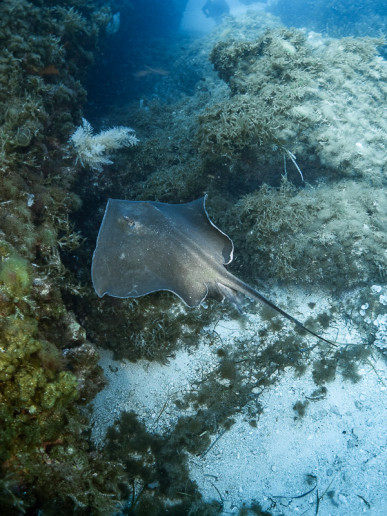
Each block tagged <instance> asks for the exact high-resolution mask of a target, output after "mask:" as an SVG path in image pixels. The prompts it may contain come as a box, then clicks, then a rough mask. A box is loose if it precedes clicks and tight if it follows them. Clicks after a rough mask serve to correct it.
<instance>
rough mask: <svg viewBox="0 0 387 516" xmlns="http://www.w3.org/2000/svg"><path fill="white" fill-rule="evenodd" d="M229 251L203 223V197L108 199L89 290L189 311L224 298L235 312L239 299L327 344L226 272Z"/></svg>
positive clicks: (221, 238)
mask: <svg viewBox="0 0 387 516" xmlns="http://www.w3.org/2000/svg"><path fill="white" fill-rule="evenodd" d="M233 250H234V246H233V243H232V240H231V239H230V238H229V237H228V236H227V235H226V234H224V233H223V232H222V231H220V229H218V228H217V227H216V226H215V225H214V224H213V223H212V222H211V220H210V219H209V217H208V214H207V211H206V208H205V197H203V198H200V199H197V200H195V201H192V202H189V203H187V204H166V203H161V202H153V201H122V200H118V199H109V201H108V204H107V207H106V211H105V215H104V218H103V221H102V224H101V228H100V230H99V234H98V238H97V245H96V249H95V251H94V255H93V263H92V269H91V276H92V281H93V286H94V289H95V291H96V293H97V294H98V296H99V297H102V296H104V295H105V294H108V295H110V296H114V297H119V298H127V297H141V296H145V295H146V294H150V293H151V292H156V291H158V290H169V291H170V292H173V293H174V294H176V295H177V296H179V297H180V299H181V300H182V301H184V303H185V304H186V305H188V306H190V307H195V306H199V305H200V304H201V303H202V302H203V301H204V299H205V298H206V297H207V296H209V297H214V298H218V299H219V298H220V299H223V298H225V297H226V298H227V299H229V300H230V301H231V302H232V303H233V304H234V305H236V307H237V308H238V309H240V307H241V295H240V294H244V295H246V296H248V297H250V298H252V299H254V300H257V301H262V302H264V303H266V304H267V305H269V306H271V307H272V308H273V309H274V310H276V311H277V312H279V313H280V314H281V315H283V316H284V317H286V318H287V319H289V320H290V321H292V322H293V323H295V324H297V325H298V326H300V327H301V328H303V329H304V330H306V331H307V332H308V333H310V334H312V335H314V336H315V337H318V338H319V339H321V340H324V341H325V342H329V343H331V342H330V341H327V340H326V339H324V338H323V337H320V336H319V335H317V334H316V333H314V332H313V331H312V330H309V329H308V328H305V326H304V325H303V324H302V323H301V322H300V321H298V320H297V319H295V318H294V317H292V316H291V315H289V314H287V313H286V312H284V311H283V310H282V309H281V308H279V307H277V306H276V305H274V304H273V303H272V302H271V301H269V300H268V299H266V298H265V297H264V296H262V294H260V293H259V292H257V291H256V290H255V289H253V288H252V287H250V286H249V285H247V284H246V283H244V282H243V281H242V280H240V279H238V278H237V277H236V276H234V275H233V274H231V273H230V272H228V271H227V269H226V268H225V267H224V266H225V265H227V264H229V263H230V262H231V261H232V259H233Z"/></svg>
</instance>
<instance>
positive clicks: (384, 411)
mask: <svg viewBox="0 0 387 516" xmlns="http://www.w3.org/2000/svg"><path fill="white" fill-rule="evenodd" d="M374 367H375V368H376V370H377V373H378V374H376V373H375V371H374V370H373V368H372V367H371V366H370V367H369V368H366V369H364V370H363V371H362V373H363V374H364V376H363V378H362V380H361V381H360V382H358V383H357V384H352V383H350V382H346V383H343V382H342V380H341V379H337V380H335V381H334V382H332V383H329V386H328V393H327V396H326V398H325V399H323V400H320V401H317V402H311V403H310V404H309V405H308V407H307V412H306V415H305V417H304V418H302V419H298V420H295V419H294V417H295V412H294V411H293V409H292V407H293V405H294V404H295V403H296V402H297V401H298V400H300V399H304V397H305V395H308V394H309V395H310V393H311V392H312V391H313V390H314V388H315V384H314V383H313V381H312V380H311V378H310V376H307V375H305V376H303V377H302V378H295V377H294V376H293V373H292V372H290V371H289V372H288V373H286V374H285V375H284V376H283V377H282V379H281V381H280V382H279V383H278V384H277V385H276V386H275V387H272V388H269V389H268V390H267V391H265V392H264V393H263V395H262V396H261V398H260V401H261V403H262V405H263V408H264V412H263V413H262V414H261V416H260V419H259V422H258V426H257V428H252V427H251V426H250V425H249V424H248V423H247V421H246V420H245V418H244V417H243V415H240V416H239V417H238V419H237V422H236V424H235V425H234V426H233V427H232V428H231V429H230V431H229V432H227V433H226V434H224V435H223V436H222V437H221V438H220V439H219V441H218V442H217V443H216V444H215V445H214V446H213V448H212V449H211V450H210V451H209V452H208V454H206V455H205V457H203V458H197V457H191V459H190V469H191V478H192V479H194V480H196V482H197V483H198V485H199V486H200V490H201V492H202V493H203V495H204V497H205V498H206V499H211V498H215V499H218V500H219V498H220V496H221V497H222V499H223V502H224V514H228V513H233V512H237V508H239V507H241V506H242V504H243V503H244V502H245V503H248V502H250V501H252V500H257V501H258V502H259V503H261V505H262V506H263V508H264V509H267V510H270V511H271V512H272V513H273V514H284V515H292V514H304V511H306V510H308V509H310V514H315V510H316V506H317V505H316V504H317V497H320V501H319V512H318V514H319V515H320V516H321V515H331V514H332V515H334V514H336V515H338V514H340V515H341V516H344V515H348V516H353V515H357V514H362V513H363V512H366V513H367V514H372V515H380V516H382V515H385V514H386V508H387V484H386V478H387V447H386V444H387V442H386V440H387V434H386V428H387V389H386V385H387V367H386V363H385V361H383V360H378V362H377V363H376V364H374ZM308 475H309V479H310V484H308V483H307V481H306V480H307V476H308ZM314 486H316V487H315V489H314V490H313V491H312V492H311V493H310V494H309V495H307V496H305V497H302V498H298V499H297V498H295V497H297V496H299V495H302V494H304V493H306V492H307V491H309V490H310V489H311V488H313V487H314ZM328 492H329V495H328ZM292 497H293V498H292ZM321 497H322V498H321ZM366 502H368V503H369V504H370V508H371V509H370V510H368V506H367V503H366ZM307 514H309V512H308V513H307Z"/></svg>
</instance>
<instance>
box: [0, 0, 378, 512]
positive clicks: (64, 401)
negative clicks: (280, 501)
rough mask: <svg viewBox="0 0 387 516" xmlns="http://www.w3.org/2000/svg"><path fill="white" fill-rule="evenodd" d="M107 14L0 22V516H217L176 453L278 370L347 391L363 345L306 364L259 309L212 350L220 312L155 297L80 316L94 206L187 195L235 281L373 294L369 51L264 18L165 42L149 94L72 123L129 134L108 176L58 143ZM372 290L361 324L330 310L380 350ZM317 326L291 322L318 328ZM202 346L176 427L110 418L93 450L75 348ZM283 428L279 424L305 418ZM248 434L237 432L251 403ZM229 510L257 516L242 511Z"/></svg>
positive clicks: (144, 352) (42, 8) (95, 302)
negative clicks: (183, 41)
mask: <svg viewBox="0 0 387 516" xmlns="http://www.w3.org/2000/svg"><path fill="white" fill-rule="evenodd" d="M130 4H132V3H130ZM137 4H141V2H133V5H130V6H129V3H128V5H127V6H126V8H127V9H129V10H134V9H137V10H136V12H133V19H134V20H136V19H138V16H140V14H141V13H140V12H139V9H140V8H141V6H140V8H139V7H138V5H137ZM182 4H183V2H174V4H173V5H174V6H180V7H179V8H181V5H182ZM116 7H117V4H116V3H113V4H112V9H110V8H109V5H108V4H107V3H106V2H103V1H101V0H94V1H93V2H86V1H83V0H74V1H70V0H69V1H65V0H64V1H54V0H53V1H50V2H44V1H43V0H41V1H40V0H34V1H27V0H4V1H3V2H2V3H1V4H0V20H1V22H0V42H1V43H2V45H1V50H0V351H1V353H0V419H1V421H3V422H4V423H5V424H4V425H2V426H1V427H0V458H1V469H0V506H1V508H2V514H10V515H11V514H21V513H31V514H34V513H38V512H39V511H41V513H42V514H51V513H52V512H53V511H54V510H56V511H62V513H66V514H73V513H74V514H114V513H115V511H118V510H119V509H118V507H120V508H121V509H122V510H123V511H126V512H125V513H128V514H130V513H132V514H164V513H165V514H166V513H168V514H182V513H183V512H184V511H185V512H184V513H187V514H188V511H189V513H190V514H209V515H210V514H218V513H219V511H220V510H221V504H220V503H216V502H213V503H211V502H208V503H207V502H203V500H202V499H201V495H200V493H199V492H198V490H197V488H196V485H195V483H194V482H192V480H190V478H189V473H188V469H187V460H186V454H187V453H192V454H199V455H200V454H201V453H203V452H205V451H206V449H207V448H208V446H209V445H210V444H209V443H210V441H211V440H210V436H211V435H213V434H215V433H216V432H218V431H226V430H227V429H228V428H229V427H230V426H231V425H232V424H233V415H235V414H236V413H237V412H238V411H240V410H241V407H243V406H248V405H249V403H250V399H251V395H252V393H253V394H254V393H255V394H256V393H257V392H258V391H259V392H261V389H263V388H264V387H266V386H268V385H269V384H270V383H271V382H274V381H275V378H276V377H277V376H278V375H279V374H280V373H281V372H282V371H283V370H284V369H285V368H290V367H292V368H294V370H295V371H296V372H297V374H299V375H302V374H303V372H304V371H305V368H306V367H307V366H311V367H313V378H314V381H315V383H316V387H317V388H322V387H323V388H324V389H325V384H326V383H327V382H329V380H330V378H333V377H334V376H335V374H336V371H340V372H341V374H342V376H343V377H345V378H347V379H350V380H351V381H357V380H358V376H357V374H358V373H357V364H358V363H362V361H363V362H364V361H365V360H368V357H369V354H370V349H371V348H370V347H369V346H366V345H365V346H362V347H359V348H356V349H352V348H349V349H348V350H347V349H346V350H342V349H336V348H332V349H327V348H326V347H322V348H321V350H320V351H316V352H314V353H313V355H312V354H311V353H310V351H312V350H314V347H313V348H305V346H304V340H303V338H302V337H301V336H300V335H298V334H295V335H293V334H292V335H290V334H289V329H288V328H287V326H284V325H283V324H282V322H281V321H279V320H278V318H276V317H274V316H273V314H269V315H268V314H267V313H266V312H265V311H264V310H262V312H261V319H262V321H263V324H262V328H261V329H260V330H259V331H257V332H256V334H255V335H254V336H253V337H252V338H251V339H250V340H249V341H248V340H247V339H245V340H244V339H240V340H239V341H238V342H236V343H234V344H235V347H231V346H230V347H228V346H223V345H222V343H221V340H220V339H219V336H218V335H216V333H215V332H213V333H211V332H210V331H209V330H208V324H209V323H210V322H211V321H213V320H214V319H216V318H221V317H223V316H225V317H231V316H234V315H235V312H233V310H234V309H233V308H231V307H229V306H227V305H221V304H217V303H215V302H212V301H209V302H207V303H206V305H205V306H203V307H201V309H200V310H187V309H186V308H185V307H183V306H182V305H181V303H180V301H178V300H177V299H176V298H175V297H173V296H172V295H171V294H168V293H153V294H152V295H149V296H147V297H146V298H142V299H135V300H133V299H132V300H116V299H112V298H104V299H102V300H99V299H97V298H96V296H95V293H94V292H93V291H92V288H91V283H90V276H89V268H90V262H91V256H92V252H93V248H94V244H95V237H96V235H97V232H98V227H99V223H100V220H101V219H102V215H103V211H104V208H105V203H106V199H107V198H108V197H116V198H128V199H129V198H130V199H150V200H158V201H164V202H174V203H179V202H185V201H190V200H192V199H194V198H197V197H200V196H202V195H203V194H204V193H208V194H209V200H208V210H209V213H210V216H211V218H212V219H213V220H214V221H215V222H216V224H217V225H218V226H219V227H220V228H221V229H222V230H224V231H225V232H226V233H228V234H229V235H230V236H231V237H232V238H233V240H234V243H235V247H236V253H235V254H236V262H235V264H233V266H234V270H238V272H239V273H240V275H241V276H243V277H245V278H246V279H249V280H250V281H251V282H254V281H255V280H256V279H258V278H259V279H262V280H264V281H265V282H267V283H269V282H270V281H273V279H275V281H281V282H282V284H284V285H286V284H288V285H291V284H292V282H297V283H298V284H299V285H300V284H301V285H304V286H307V285H309V286H310V285H321V286H325V287H326V286H327V285H329V287H330V291H331V292H332V294H335V295H340V294H342V293H343V292H345V291H346V290H347V289H349V288H355V287H359V286H364V285H372V283H373V282H375V283H377V282H380V283H382V282H384V281H385V279H386V278H385V265H384V264H385V248H386V243H387V242H386V232H385V228H386V224H387V212H386V203H385V193H386V184H385V166H386V161H385V159H386V158H385V141H384V135H385V132H386V121H385V118H384V117H383V116H382V112H381V110H380V105H381V104H383V101H384V98H385V94H386V86H385V84H386V81H385V79H386V78H387V69H386V64H385V61H384V60H383V59H382V58H381V57H380V56H379V55H378V52H377V48H378V46H379V45H381V44H382V40H376V39H369V38H363V39H355V38H344V39H328V38H322V37H321V36H318V35H315V34H313V33H309V34H308V33H306V32H305V31H301V30H295V29H285V28H279V27H278V24H279V22H278V20H275V19H273V17H272V16H268V17H267V19H266V22H267V23H263V22H262V19H261V20H260V21H259V20H258V19H255V18H254V17H253V16H247V17H245V18H243V19H242V21H239V22H236V21H235V20H234V19H232V18H231V19H229V20H228V21H227V20H226V21H225V22H224V24H223V25H221V26H219V27H218V28H217V29H216V31H215V33H214V34H215V41H214V40H213V38H214V36H210V37H209V38H208V39H207V40H204V41H203V42H201V43H197V42H195V43H193V44H192V46H189V48H188V49H181V50H180V51H179V52H180V53H179V54H178V55H177V54H176V53H177V50H176V48H177V47H176V45H175V44H173V45H172V44H171V47H170V48H169V52H170V54H169V57H170V59H171V60H172V59H174V60H175V62H176V63H180V64H177V65H175V67H174V68H173V70H172V71H173V74H172V73H171V74H169V73H168V74H165V75H163V74H161V75H162V77H158V79H157V80H158V81H159V82H158V83H157V88H156V86H155V91H156V90H157V92H158V94H157V95H156V94H155V95H154V97H152V98H143V99H141V102H140V105H139V103H138V102H136V103H135V104H134V103H133V104H129V105H125V106H116V107H114V106H113V107H111V111H110V113H109V118H108V121H107V120H105V119H103V118H101V119H100V120H93V125H95V124H96V125H95V126H96V127H98V125H99V126H100V127H101V128H102V131H103V130H104V128H105V127H106V126H108V127H111V126H114V125H117V126H121V127H123V128H126V126H127V124H130V126H133V127H134V128H135V130H136V134H138V136H139V139H140V143H139V145H137V146H136V147H135V148H131V149H126V150H125V151H123V152H122V154H121V155H120V156H117V159H116V157H115V158H114V163H112V162H111V160H110V159H108V158H106V161H103V160H102V161H101V160H100V161H101V162H98V166H94V168H93V166H89V168H88V169H82V163H81V162H80V160H79V159H78V162H77V160H76V154H75V152H74V146H73V145H72V144H71V142H69V138H70V137H71V135H74V131H75V130H76V127H79V126H80V124H81V123H82V117H83V116H84V108H85V103H86V90H85V81H86V74H87V70H89V69H90V66H91V64H92V63H93V59H94V57H95V55H96V53H97V51H98V48H100V47H99V46H100V45H103V40H104V38H105V35H106V30H107V27H108V24H109V23H110V22H111V21H112V19H113V12H114V10H113V8H116ZM136 16H137V18H136ZM116 19H117V18H116ZM264 25H266V26H269V27H271V28H270V29H268V30H266V31H263V26H264ZM244 28H246V30H244ZM246 34H248V36H249V37H248V38H246ZM211 38H212V39H211ZM115 44H117V42H115ZM209 48H211V51H210V52H209V51H208V49H209ZM208 54H209V57H210V61H211V64H212V66H213V68H214V70H211V69H210V66H211V65H210V62H209V61H207V55H208ZM187 63H188V64H187ZM116 64H117V63H116ZM183 64H184V65H183ZM190 67H192V69H191V72H190ZM172 75H173V77H172ZM109 80H110V79H109ZM155 84H156V83H155ZM147 88H149V84H148V85H147ZM179 88H180V89H179ZM184 88H186V89H184ZM134 90H135V91H136V92H137V91H140V84H139V83H138V84H136V88H134ZM160 92H161V93H160ZM162 93H165V98H168V103H166V102H163V97H162ZM171 99H172V100H171ZM105 116H106V115H105V114H104V115H103V117H105ZM98 122H99V124H98ZM85 127H86V126H85V124H84V129H85ZM86 129H87V127H86ZM128 131H129V132H130V134H129V136H130V137H131V138H135V137H134V135H133V134H132V132H131V130H128ZM86 133H87V131H86ZM89 133H90V135H91V129H90V131H89ZM101 134H102V135H103V134H105V136H106V131H105V133H104V132H102V133H101ZM90 135H89V136H90ZM78 136H79V135H78ZM90 137H93V138H94V137H95V136H90ZM136 143H137V140H136ZM132 144H133V141H132ZM78 157H79V156H78ZM104 159H105V158H104ZM84 161H85V162H87V160H86V159H85V160H84ZM106 163H110V167H109V170H107V169H106V168H105V167H104V164H106ZM94 164H95V163H94ZM89 165H90V163H89ZM302 176H303V178H304V180H305V183H303V181H302ZM375 288H379V287H378V286H377V285H376V286H375ZM375 288H374V290H375ZM380 289H382V287H380ZM375 292H376V290H375ZM384 293H385V290H381V291H380V292H379V291H377V295H376V294H375V293H373V294H372V295H373V296H374V297H373V298H372V296H371V298H370V299H371V301H368V306H366V304H367V299H364V300H363V298H362V297H361V294H359V295H358V296H357V297H356V299H355V301H353V300H351V299H348V300H347V303H346V305H345V306H344V307H343V310H344V311H345V312H346V313H347V314H352V311H353V310H354V306H355V304H356V303H357V302H358V301H359V300H362V303H363V305H362V307H364V308H362V311H363V312H364V313H362V314H360V316H357V317H355V319H356V322H357V323H358V325H359V326H360V327H361V328H362V329H364V331H365V332H367V335H368V339H367V344H372V342H373V340H374V338H375V336H376V339H377V342H378V343H379V344H378V346H379V348H380V349H381V350H384V349H385V327H386V325H385V318H384V316H383V314H382V313H381V312H382V310H383V306H385V305H384V301H385V295H384ZM335 310H336V309H335ZM335 310H332V313H329V314H320V315H319V316H318V317H316V320H310V321H309V322H308V324H309V325H310V326H311V327H315V328H316V331H320V330H321V329H326V328H327V326H328V325H329V321H330V317H333V313H334V312H335ZM374 321H378V323H377V324H376V323H375V322H374ZM273 335H274V336H273ZM203 339H204V340H205V341H207V342H209V343H210V345H211V346H213V349H215V350H216V351H215V353H216V354H217V358H218V363H217V367H216V368H215V369H214V370H213V371H212V372H211V374H209V375H208V376H207V377H205V378H204V377H203V379H202V380H201V381H200V382H198V384H197V385H196V386H194V388H193V389H192V390H191V392H188V393H187V395H186V396H185V397H181V399H176V400H175V405H176V407H177V408H178V409H179V408H181V409H182V413H183V411H184V410H186V413H184V415H182V416H181V417H180V418H179V420H178V422H177V423H176V425H175V426H174V427H171V428H170V429H169V430H168V432H167V433H166V434H165V435H157V434H154V433H153V434H152V433H151V432H149V431H147V429H146V427H145V425H144V424H143V422H142V421H141V420H139V419H138V418H137V416H136V415H135V414H134V413H129V414H126V415H123V416H122V418H121V420H120V421H116V422H114V421H113V420H112V421H111V423H112V424H113V423H114V425H113V426H112V428H111V429H110V430H109V431H108V434H107V440H106V445H105V446H101V447H100V448H98V449H97V448H96V446H95V445H94V443H93V442H92V440H91V439H90V423H89V408H90V402H91V401H92V400H93V399H94V397H95V395H96V394H97V392H98V391H100V390H101V389H102V388H103V387H104V385H105V379H104V376H103V372H102V370H101V368H100V367H99V365H98V360H99V355H98V351H97V349H98V348H97V347H98V346H100V347H106V348H109V349H110V350H112V351H113V352H114V354H115V358H117V359H122V358H126V359H129V360H131V361H138V360H140V359H146V360H148V361H158V362H161V363H166V362H167V361H168V360H170V359H171V358H173V356H174V353H175V352H176V351H177V350H178V349H181V348H183V347H185V348H190V349H195V347H197V346H198V343H199V340H203ZM257 343H259V346H260V352H259V353H257V346H256V344H257ZM252 346H253V347H252ZM241 357H242V358H241ZM308 361H309V362H308ZM253 389H255V391H253ZM257 390H258V391H257ZM256 398H257V396H256ZM254 399H255V398H254ZM249 410H250V409H249ZM294 410H295V411H296V412H297V414H298V416H299V417H300V418H301V416H302V415H303V412H305V407H303V406H301V405H299V406H297V407H296V408H295V409H294ZM249 418H250V424H251V425H252V426H256V425H257V421H258V419H259V404H258V403H257V406H255V408H254V410H253V409H251V414H250V413H249ZM176 450H177V453H176ZM123 507H124V508H123ZM160 508H162V509H160ZM162 510H165V511H168V512H160V511H162ZM250 510H251V511H253V512H254V511H255V513H257V514H264V513H263V512H261V509H260V507H259V504H258V503H257V504H255V505H252V506H251V508H250ZM173 511H175V512H173ZM179 511H180V512H179ZM182 511H183V512H182Z"/></svg>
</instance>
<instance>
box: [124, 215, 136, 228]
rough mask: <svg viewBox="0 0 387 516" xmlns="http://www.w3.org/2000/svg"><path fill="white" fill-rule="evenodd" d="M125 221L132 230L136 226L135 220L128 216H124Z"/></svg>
mask: <svg viewBox="0 0 387 516" xmlns="http://www.w3.org/2000/svg"><path fill="white" fill-rule="evenodd" d="M123 219H124V221H125V222H126V224H127V225H128V226H129V227H130V228H132V227H133V226H134V225H135V222H134V220H133V219H131V218H130V217H128V216H127V215H124V216H123Z"/></svg>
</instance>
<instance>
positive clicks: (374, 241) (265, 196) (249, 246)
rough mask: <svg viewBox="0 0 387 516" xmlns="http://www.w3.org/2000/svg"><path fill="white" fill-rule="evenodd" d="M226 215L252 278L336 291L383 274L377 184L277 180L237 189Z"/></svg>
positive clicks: (385, 215)
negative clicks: (247, 190)
mask: <svg viewBox="0 0 387 516" xmlns="http://www.w3.org/2000/svg"><path fill="white" fill-rule="evenodd" d="M228 216H229V217H230V221H229V225H230V228H231V231H230V234H231V236H232V237H233V239H234V243H235V246H236V249H238V254H237V259H238V260H240V263H241V264H242V265H243V266H244V268H246V270H247V271H248V273H249V274H250V275H252V276H253V277H259V278H260V279H263V280H269V279H271V278H278V279H281V280H286V281H297V282H301V283H305V284H307V283H315V282H319V283H321V284H324V283H326V284H327V285H329V286H330V288H332V285H335V287H336V289H337V290H338V291H342V290H344V289H346V288H348V287H351V286H354V285H358V284H367V283H369V282H370V281H380V280H382V279H383V270H384V265H383V264H384V260H385V256H384V249H385V247H386V244H387V240H386V233H385V231H384V228H385V221H386V220H387V212H386V205H385V202H384V192H383V191H382V190H381V191H379V190H375V188H373V187H371V186H368V185H365V184H358V183H356V182H354V181H343V182H341V183H336V184H335V185H334V186H332V185H328V184H327V185H325V184H321V185H319V186H317V187H307V188H305V189H303V190H297V189H296V188H295V187H293V186H292V185H291V184H290V183H289V182H288V181H286V180H283V181H282V183H281V186H280V187H279V188H272V187H269V186H267V185H262V187H261V188H260V189H259V190H257V191H256V192H253V193H251V194H247V195H245V196H243V197H242V198H241V199H240V200H239V201H238V202H237V203H236V205H235V206H234V208H233V209H232V210H231V211H230V213H229V214H228ZM241 228H242V231H241ZM241 235H242V236H241ZM239 249H240V251H239Z"/></svg>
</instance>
